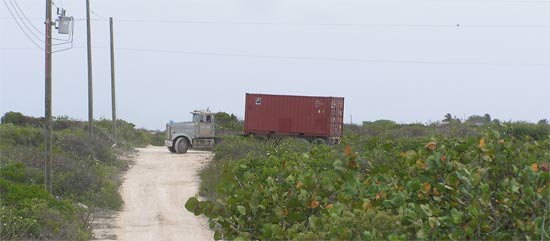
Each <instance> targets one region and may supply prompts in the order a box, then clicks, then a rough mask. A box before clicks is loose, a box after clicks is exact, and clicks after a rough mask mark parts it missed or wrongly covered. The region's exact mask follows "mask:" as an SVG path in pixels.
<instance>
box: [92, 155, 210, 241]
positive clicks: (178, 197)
mask: <svg viewBox="0 0 550 241" xmlns="http://www.w3.org/2000/svg"><path fill="white" fill-rule="evenodd" d="M138 150H139V155H138V156H137V157H136V159H135V165H134V166H133V167H131V169H130V170H129V171H128V173H127V174H126V175H125V177H124V183H123V184H122V189H121V195H122V198H123V199H124V209H123V211H122V212H120V213H119V214H118V215H117V217H116V218H115V219H114V222H113V227H112V228H110V230H107V231H105V230H103V231H100V232H103V233H102V234H99V236H103V237H104V238H103V239H104V240H107V239H111V240H113V239H114V240H132V241H139V240H163V241H165V240H192V241H200V240H212V239H213V233H212V231H210V230H209V229H208V225H207V220H206V219H205V218H203V217H196V216H194V215H193V214H192V213H190V212H188V211H187V210H186V209H185V207H184V205H185V202H186V201H187V199H188V198H189V197H191V196H194V195H196V194H197V192H198V184H199V179H198V177H197V176H196V175H197V171H198V170H199V169H200V168H201V167H202V166H203V165H204V164H206V162H208V161H209V160H210V158H211V157H212V154H211V153H210V152H199V151H189V152H188V153H186V154H183V155H177V154H171V153H169V152H168V150H166V148H162V147H148V148H144V149H138ZM96 237H97V238H98V239H100V240H101V239H102V238H101V237H98V232H97V231H96Z"/></svg>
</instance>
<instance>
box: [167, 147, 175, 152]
mask: <svg viewBox="0 0 550 241" xmlns="http://www.w3.org/2000/svg"><path fill="white" fill-rule="evenodd" d="M168 150H169V151H170V152H172V153H176V149H174V147H171V146H169V147H168Z"/></svg>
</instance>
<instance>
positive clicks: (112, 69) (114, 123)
mask: <svg viewBox="0 0 550 241" xmlns="http://www.w3.org/2000/svg"><path fill="white" fill-rule="evenodd" d="M109 29H110V32H111V105H112V108H113V110H112V112H113V137H114V139H115V143H116V141H117V133H116V99H115V46H114V40H113V17H110V18H109Z"/></svg>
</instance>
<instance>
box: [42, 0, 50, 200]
mask: <svg viewBox="0 0 550 241" xmlns="http://www.w3.org/2000/svg"><path fill="white" fill-rule="evenodd" d="M45 25H46V31H45V33H46V34H45V35H46V39H45V40H46V41H45V42H46V43H45V45H46V46H45V47H46V48H45V50H44V52H45V55H46V59H45V63H46V74H45V75H46V83H45V92H46V93H45V102H46V103H45V116H44V139H46V155H45V158H46V159H45V160H44V169H45V170H44V171H45V182H44V185H45V188H46V191H48V192H49V193H52V0H46V24H45Z"/></svg>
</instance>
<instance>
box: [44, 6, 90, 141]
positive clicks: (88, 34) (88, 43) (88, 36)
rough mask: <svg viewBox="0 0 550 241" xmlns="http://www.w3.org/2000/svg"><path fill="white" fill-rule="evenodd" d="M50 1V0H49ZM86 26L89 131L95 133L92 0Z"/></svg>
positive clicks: (88, 7) (87, 13)
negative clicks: (91, 27) (91, 23)
mask: <svg viewBox="0 0 550 241" xmlns="http://www.w3.org/2000/svg"><path fill="white" fill-rule="evenodd" d="M48 1H50V0H48ZM86 26H87V47H88V131H89V133H90V135H93V134H94V96H93V95H94V91H93V88H92V87H93V86H92V36H91V35H92V33H91V29H90V0H86Z"/></svg>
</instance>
